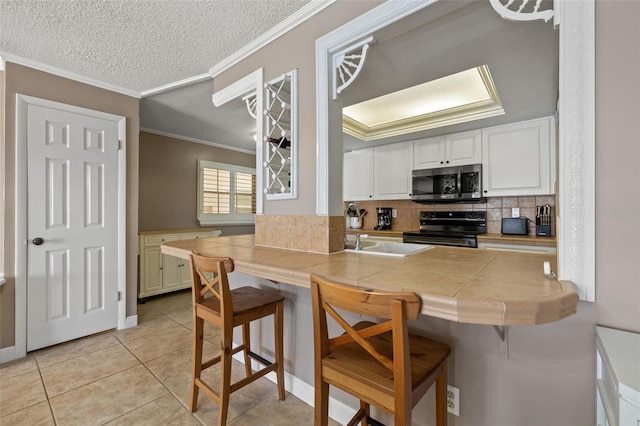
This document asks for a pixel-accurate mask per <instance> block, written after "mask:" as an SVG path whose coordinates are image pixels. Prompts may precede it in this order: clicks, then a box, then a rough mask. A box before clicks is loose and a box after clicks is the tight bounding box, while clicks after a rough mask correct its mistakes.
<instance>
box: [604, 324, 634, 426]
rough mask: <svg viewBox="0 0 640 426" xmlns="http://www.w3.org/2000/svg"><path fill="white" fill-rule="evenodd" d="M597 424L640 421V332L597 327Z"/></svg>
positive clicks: (610, 425) (612, 425) (608, 425)
mask: <svg viewBox="0 0 640 426" xmlns="http://www.w3.org/2000/svg"><path fill="white" fill-rule="evenodd" d="M596 424H597V425H598V426H626V425H633V426H637V425H640V334H638V333H631V332H628V331H622V330H616V329H613V328H607V327H599V326H597V327H596Z"/></svg>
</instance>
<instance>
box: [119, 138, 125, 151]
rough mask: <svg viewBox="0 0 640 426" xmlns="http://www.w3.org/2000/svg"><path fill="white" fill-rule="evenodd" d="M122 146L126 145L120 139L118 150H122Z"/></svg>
mask: <svg viewBox="0 0 640 426" xmlns="http://www.w3.org/2000/svg"><path fill="white" fill-rule="evenodd" d="M122 145H124V144H123V143H122V141H121V140H120V139H118V149H119V150H120V149H122Z"/></svg>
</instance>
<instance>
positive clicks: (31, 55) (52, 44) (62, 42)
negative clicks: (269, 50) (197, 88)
mask: <svg viewBox="0 0 640 426" xmlns="http://www.w3.org/2000/svg"><path fill="white" fill-rule="evenodd" d="M309 1H310V0H206V1H204V0H71V1H70V0H0V52H5V53H7V54H11V55H15V56H18V57H21V58H25V59H27V60H30V61H35V62H38V63H40V64H45V65H48V66H52V67H56V68H59V69H61V70H64V71H67V72H72V73H75V74H78V75H81V76H84V77H90V78H92V79H95V80H98V81H100V82H104V83H108V84H110V85H114V86H117V87H121V88H125V89H128V90H132V91H135V92H144V91H148V90H151V89H155V88H157V87H160V86H164V85H166V84H170V83H174V82H176V81H180V80H184V79H188V78H191V77H194V76H197V75H202V74H205V73H207V71H208V70H209V68H211V67H212V66H214V65H216V64H217V63H219V62H220V61H222V60H223V59H225V58H227V57H229V56H230V55H231V54H233V53H234V52H236V51H237V50H239V49H240V48H242V47H244V46H245V45H247V44H249V43H250V42H252V41H253V40H255V39H256V38H258V37H260V36H261V35H262V34H264V33H265V32H267V31H268V30H269V29H270V28H271V27H273V26H274V25H275V24H277V23H279V22H281V21H283V20H284V19H286V18H287V17H288V16H290V15H292V14H294V13H295V12H296V11H297V10H299V9H301V8H302V7H303V6H305V5H306V4H307V3H309Z"/></svg>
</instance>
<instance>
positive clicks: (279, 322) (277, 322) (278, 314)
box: [273, 302, 285, 401]
mask: <svg viewBox="0 0 640 426" xmlns="http://www.w3.org/2000/svg"><path fill="white" fill-rule="evenodd" d="M283 318H284V302H279V303H278V304H277V305H276V311H275V313H274V315H273V325H274V328H275V335H274V339H275V345H276V347H275V350H276V363H277V364H278V368H277V369H276V376H277V382H278V398H279V399H280V401H284V399H285V392H284V348H283V340H284V320H283Z"/></svg>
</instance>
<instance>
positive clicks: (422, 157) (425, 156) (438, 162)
mask: <svg viewBox="0 0 640 426" xmlns="http://www.w3.org/2000/svg"><path fill="white" fill-rule="evenodd" d="M481 162H482V133H481V131H480V130H473V131H469V132H461V133H453V134H450V135H444V136H437V137H433V138H427V139H420V140H417V141H414V142H413V169H415V170H420V169H434V168H437V167H448V166H464V165H467V164H479V163H481Z"/></svg>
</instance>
